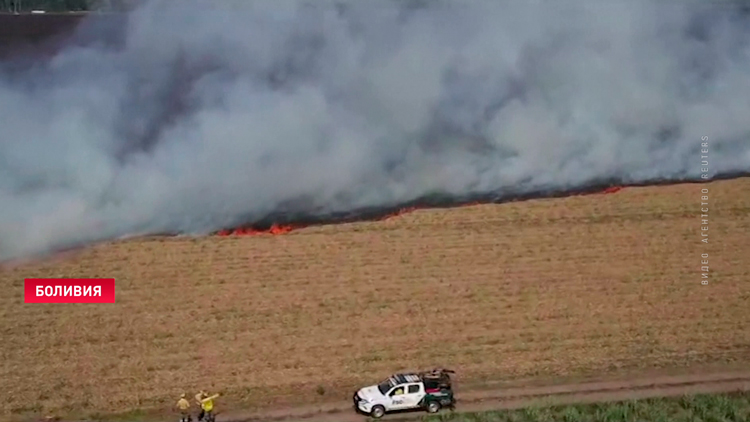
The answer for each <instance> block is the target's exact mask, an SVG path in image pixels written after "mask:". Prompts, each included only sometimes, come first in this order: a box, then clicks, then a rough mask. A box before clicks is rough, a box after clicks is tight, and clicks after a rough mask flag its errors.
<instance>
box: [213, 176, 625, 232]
mask: <svg viewBox="0 0 750 422" xmlns="http://www.w3.org/2000/svg"><path fill="white" fill-rule="evenodd" d="M620 190H622V186H611V187H608V188H606V189H604V190H603V191H600V192H593V193H588V195H591V194H607V193H615V192H619V191H620ZM479 204H481V202H472V203H468V204H464V205H463V206H472V205H479ZM418 209H419V208H418V207H409V208H402V209H400V210H398V211H396V212H394V213H392V214H388V215H384V216H383V217H380V218H378V220H380V221H384V220H389V219H391V218H394V217H398V216H400V215H403V214H407V213H410V212H412V211H416V210H418ZM304 227H305V226H304V225H299V226H295V225H279V224H273V225H272V226H271V228H270V229H268V230H255V229H242V228H240V229H233V230H222V231H220V232H218V233H217V235H219V236H255V235H262V234H270V235H278V234H285V233H289V232H291V231H292V230H296V229H301V228H304Z"/></svg>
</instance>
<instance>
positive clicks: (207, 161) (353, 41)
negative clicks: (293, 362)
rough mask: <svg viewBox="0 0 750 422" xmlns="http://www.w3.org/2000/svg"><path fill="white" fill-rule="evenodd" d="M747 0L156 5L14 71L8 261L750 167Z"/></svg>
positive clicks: (6, 208)
mask: <svg viewBox="0 0 750 422" xmlns="http://www.w3.org/2000/svg"><path fill="white" fill-rule="evenodd" d="M740 9H741V8H740V7H739V6H734V5H729V4H728V3H724V4H719V3H718V2H717V3H708V2H704V3H698V2H692V3H691V2H661V1H656V0H654V1H633V0H609V1H606V2H592V1H537V0H527V1H498V0H488V1H466V2H464V1H432V2H430V1H423V2H413V1H412V2H408V1H393V2H391V1H372V0H360V1H352V2H346V1H339V2H335V3H334V2H329V1H314V2H309V3H304V4H303V3H298V2H293V1H270V0H268V1H246V0H240V1H228V0H224V1H220V2H217V1H187V0H180V1H173V0H165V1H150V2H146V3H144V4H143V5H142V6H141V7H139V8H138V9H136V10H135V11H133V12H132V14H131V15H130V17H129V19H128V23H127V30H126V32H125V38H124V39H123V43H122V45H119V46H117V47H113V46H108V45H104V44H96V43H95V44H91V45H89V46H87V47H69V48H66V49H64V50H62V51H61V52H60V53H59V54H57V55H56V56H55V57H54V58H53V59H52V60H51V61H49V62H48V63H46V64H44V65H40V66H37V67H35V68H33V69H30V70H29V71H27V72H25V73H23V74H18V73H17V72H10V71H6V72H4V73H2V74H1V75H0V259H8V258H13V257H20V256H27V255H30V254H35V253H41V252H46V251H50V250H53V249H56V248H61V247H66V246H70V245H77V244H82V243H87V242H94V241H99V240H104V239H109V238H116V237H120V236H125V235H131V234H145V233H162V232H172V233H174V232H179V233H195V234H200V233H207V232H210V231H213V230H217V229H220V228H224V227H228V226H232V225H235V224H240V223H245V222H248V221H252V220H253V219H259V218H262V217H264V216H266V215H268V214H269V213H273V212H275V211H279V210H286V211H300V212H306V213H309V214H318V215H321V214H326V213H330V212H338V211H345V210H350V209H354V208H358V207H369V206H392V205H394V204H398V203H402V202H407V201H411V200H414V199H416V198H419V197H422V196H425V195H431V194H444V195H460V196H465V195H470V194H475V193H486V192H508V193H524V192H531V191H535V190H539V189H549V188H559V189H568V188H575V187H580V186H583V185H587V184H590V183H594V182H596V181H597V180H602V179H618V180H622V181H623V182H624V183H628V182H644V181H645V182H647V181H650V180H664V179H680V180H681V179H699V178H700V175H701V173H702V169H704V168H705V167H706V166H705V165H703V164H702V163H701V161H702V159H701V155H708V156H709V158H708V162H709V165H708V174H709V175H710V176H711V177H714V176H717V175H721V174H724V173H729V172H736V171H737V172H744V171H748V170H750V142H748V139H749V138H748V135H750V25H749V23H750V19H749V18H748V14H747V13H746V12H744V11H742V10H740ZM82 36H83V35H82ZM85 36H90V37H95V36H97V34H96V33H88V34H86V35H85ZM7 68H8V67H7V66H6V69H7ZM703 136H708V139H709V141H708V142H709V147H708V150H709V153H708V154H705V153H702V152H701V137H703ZM697 200H698V199H696V201H697Z"/></svg>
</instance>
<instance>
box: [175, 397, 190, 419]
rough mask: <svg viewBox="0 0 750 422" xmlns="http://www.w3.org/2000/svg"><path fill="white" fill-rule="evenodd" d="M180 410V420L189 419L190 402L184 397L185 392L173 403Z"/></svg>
mask: <svg viewBox="0 0 750 422" xmlns="http://www.w3.org/2000/svg"><path fill="white" fill-rule="evenodd" d="M175 407H177V409H179V410H180V417H181V419H180V420H181V421H182V422H189V421H190V402H189V401H187V400H186V399H185V393H182V394H180V399H179V400H177V404H176V405H175Z"/></svg>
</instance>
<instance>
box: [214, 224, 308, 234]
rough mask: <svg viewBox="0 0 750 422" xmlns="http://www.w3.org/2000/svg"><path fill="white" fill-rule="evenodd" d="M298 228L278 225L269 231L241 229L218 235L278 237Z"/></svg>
mask: <svg viewBox="0 0 750 422" xmlns="http://www.w3.org/2000/svg"><path fill="white" fill-rule="evenodd" d="M296 228H299V227H294V226H291V225H286V226H282V225H278V224H273V225H272V226H271V228H270V229H268V230H255V229H243V228H240V229H232V230H222V231H220V232H219V233H217V234H218V235H219V236H255V235H261V234H271V235H276V234H284V233H289V232H290V231H292V230H294V229H296Z"/></svg>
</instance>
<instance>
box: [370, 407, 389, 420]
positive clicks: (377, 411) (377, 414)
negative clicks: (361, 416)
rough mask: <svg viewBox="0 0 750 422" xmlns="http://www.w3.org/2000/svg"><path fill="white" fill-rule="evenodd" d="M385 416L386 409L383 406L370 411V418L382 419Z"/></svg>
mask: <svg viewBox="0 0 750 422" xmlns="http://www.w3.org/2000/svg"><path fill="white" fill-rule="evenodd" d="M383 415H385V408H384V407H383V406H381V405H377V406H374V407H373V408H372V410H371V411H370V416H372V417H373V418H375V419H380V418H382V417H383Z"/></svg>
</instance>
